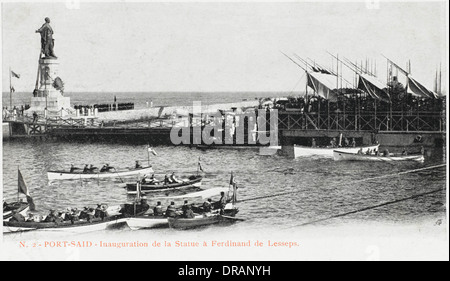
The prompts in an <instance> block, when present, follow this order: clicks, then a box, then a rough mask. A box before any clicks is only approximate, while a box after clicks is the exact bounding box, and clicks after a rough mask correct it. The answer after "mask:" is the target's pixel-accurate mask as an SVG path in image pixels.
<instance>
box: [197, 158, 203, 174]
mask: <svg viewBox="0 0 450 281" xmlns="http://www.w3.org/2000/svg"><path fill="white" fill-rule="evenodd" d="M198 170H199V171H202V172H204V171H203V167H202V163H200V157H199V158H198Z"/></svg>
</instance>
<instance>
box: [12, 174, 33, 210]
mask: <svg viewBox="0 0 450 281" xmlns="http://www.w3.org/2000/svg"><path fill="white" fill-rule="evenodd" d="M17 186H18V189H19V190H18V191H19V193H23V194H25V195H26V196H27V202H28V204H30V210H31V211H34V210H35V208H36V206H35V205H34V202H33V198H31V196H30V193H29V192H28V188H27V185H26V184H25V181H24V179H23V176H22V173H21V172H20V170H18V183H17Z"/></svg>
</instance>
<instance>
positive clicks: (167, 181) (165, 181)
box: [164, 175, 171, 184]
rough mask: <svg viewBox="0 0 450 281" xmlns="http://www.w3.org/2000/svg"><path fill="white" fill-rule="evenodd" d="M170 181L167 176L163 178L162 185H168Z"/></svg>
mask: <svg viewBox="0 0 450 281" xmlns="http://www.w3.org/2000/svg"><path fill="white" fill-rule="evenodd" d="M170 183H171V180H170V179H169V175H165V176H164V184H170Z"/></svg>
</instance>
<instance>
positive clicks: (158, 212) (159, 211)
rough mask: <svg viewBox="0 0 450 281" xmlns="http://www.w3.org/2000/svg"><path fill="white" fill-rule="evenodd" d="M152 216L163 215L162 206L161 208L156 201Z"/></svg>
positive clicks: (159, 203)
mask: <svg viewBox="0 0 450 281" xmlns="http://www.w3.org/2000/svg"><path fill="white" fill-rule="evenodd" d="M153 215H154V216H162V215H164V211H163V209H162V206H161V202H160V201H158V202H157V203H156V206H155V208H153Z"/></svg>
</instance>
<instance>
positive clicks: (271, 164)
mask: <svg viewBox="0 0 450 281" xmlns="http://www.w3.org/2000/svg"><path fill="white" fill-rule="evenodd" d="M145 100H146V99H145V98H141V101H140V102H139V104H140V106H143V103H144V104H145V102H144V101H145ZM218 100H221V101H223V99H221V97H220V96H216V97H215V101H218ZM94 102H95V101H93V100H92V103H94ZM153 102H154V103H157V102H158V100H157V99H154V100H153ZM160 102H161V103H163V101H160ZM154 149H155V151H156V152H157V155H156V156H155V155H150V158H148V157H147V150H146V145H131V144H123V143H121V144H116V143H99V142H94V143H90V142H63V141H58V140H46V141H41V140H20V141H19V140H17V141H6V142H4V143H3V198H4V199H6V200H7V201H11V200H15V199H16V197H17V170H18V168H19V169H20V171H21V173H22V175H23V176H24V179H25V181H26V183H27V186H28V188H29V191H30V195H31V196H32V197H33V199H34V202H35V204H36V211H35V213H36V214H41V215H45V214H47V213H48V211H49V209H56V210H65V209H66V208H79V209H80V208H82V207H84V206H92V207H95V206H96V204H98V203H106V204H108V205H109V206H114V205H119V204H123V203H125V202H132V201H133V199H134V197H132V196H130V195H127V194H126V190H125V189H124V186H125V183H124V182H129V181H135V180H137V178H136V177H133V178H127V179H121V178H116V179H113V180H111V179H100V180H99V179H91V180H72V181H54V182H49V181H48V179H47V174H46V173H47V171H48V170H56V169H69V168H70V164H74V165H75V166H77V167H81V168H82V167H83V166H84V165H85V164H93V165H94V166H97V167H101V166H102V165H103V164H105V163H109V164H110V165H111V166H114V167H116V168H125V167H132V166H133V165H134V163H135V160H140V161H141V162H142V164H147V161H149V162H150V164H151V165H152V166H153V169H154V171H155V176H156V177H159V178H161V179H162V178H163V177H164V175H165V174H170V173H172V172H175V173H176V174H177V176H178V177H183V176H189V175H191V174H195V173H197V164H198V159H199V158H200V161H201V165H202V167H203V169H204V176H205V178H204V180H203V182H202V187H201V188H202V189H209V188H214V187H228V186H229V181H230V175H231V172H233V173H234V177H235V179H236V182H237V184H238V198H237V199H238V204H237V205H238V207H239V210H240V211H239V214H238V217H239V218H242V219H244V220H245V221H242V222H237V223H235V224H233V225H231V226H227V227H221V226H212V227H208V228H206V229H195V230H191V231H184V232H180V231H175V230H172V229H157V230H141V231H134V232H133V231H131V230H129V229H128V230H127V229H125V230H117V231H101V232H99V233H91V234H89V236H88V237H90V239H108V238H109V239H119V240H127V239H128V240H133V239H136V240H141V241H146V240H148V239H181V238H186V237H188V238H189V239H193V240H199V239H211V238H212V237H215V238H214V239H217V237H219V239H220V238H221V239H229V238H230V237H234V238H235V239H242V240H248V239H254V237H258V235H259V236H261V235H262V236H265V237H266V238H267V237H270V238H275V237H278V238H279V237H280V236H281V237H284V238H283V239H290V240H296V239H297V241H298V242H300V241H301V240H302V235H301V233H302V229H307V230H305V231H306V232H305V233H308V231H309V233H310V234H311V235H312V236H314V235H315V234H317V235H320V234H319V233H320V228H321V227H325V228H327V229H330V228H331V229H334V230H332V231H330V232H328V233H332V236H335V235H339V230H338V229H340V228H341V227H345V226H348V227H350V226H351V229H353V228H355V227H356V228H359V227H360V226H361V227H363V228H365V227H367V226H368V225H377V226H378V227H379V226H382V229H385V228H384V227H385V226H386V227H387V226H389V227H392V226H411V225H420V224H422V223H423V222H425V224H426V225H428V226H430V225H431V226H430V227H433V225H434V223H435V222H436V221H439V220H444V221H445V213H446V194H445V188H444V186H445V182H446V174H445V168H444V167H441V168H437V169H429V170H420V168H424V167H429V166H433V165H440V164H443V163H445V159H444V156H443V155H444V151H443V149H442V148H429V149H427V151H426V157H425V162H423V163H416V162H414V163H410V162H397V163H371V162H347V161H336V162H335V161H333V159H330V158H318V157H305V158H297V159H291V158H288V157H284V156H279V155H275V156H260V155H258V150H254V149H238V150H232V149H223V150H222V149H210V150H200V149H197V148H190V147H185V146H183V147H175V146H156V147H154ZM413 169H419V170H418V171H417V172H414V173H405V174H397V173H400V172H403V171H408V170H413ZM387 175H393V176H387ZM382 176H386V177H382ZM371 178H374V179H371ZM439 188H442V191H441V192H435V193H432V194H429V195H426V196H421V197H417V198H413V199H411V200H405V201H401V199H403V198H408V197H411V196H414V195H417V194H421V193H426V192H429V191H433V190H436V189H439ZM191 191H194V190H191ZM185 192H186V191H185ZM180 194H182V193H180V192H178V193H163V194H149V195H147V199H148V201H149V204H150V205H152V206H153V205H155V204H156V200H158V201H161V202H162V204H163V205H164V206H167V205H168V204H169V203H170V201H171V199H161V197H164V196H172V195H180ZM21 196H22V198H23V195H21ZM155 196H156V197H158V198H159V199H154V197H155ZM217 198H218V197H217ZM217 198H216V199H217ZM213 199H214V198H213ZM396 200H400V201H399V202H397V203H395V204H389V205H384V206H380V207H378V208H370V207H371V206H376V205H380V204H383V203H386V202H392V201H396ZM239 201H240V202H239ZM191 202H195V201H191ZM201 202H202V201H197V203H201ZM182 203H183V202H182V199H179V200H176V204H177V205H179V206H181V205H182ZM366 208H367V209H366ZM358 210H361V211H358ZM346 213H349V214H348V215H344V216H338V215H340V214H346ZM333 216H338V217H336V218H332V219H326V220H323V221H321V222H318V223H316V224H313V225H309V226H305V227H304V228H302V226H301V225H302V224H307V223H308V222H312V221H316V220H320V219H325V218H329V217H333ZM443 223H444V222H443ZM314 233H315V234H314ZM59 235H62V234H59ZM341 235H342V233H341ZM49 237H51V234H49V232H40V231H36V232H29V233H23V234H13V235H5V237H4V239H5V240H6V241H14V240H17V239H19V240H20V239H48V238H49ZM78 237H79V238H80V237H82V238H83V237H84V238H85V237H86V236H78ZM92 237H94V238H92ZM208 251H212V250H211V249H208ZM208 253H209V252H208ZM255 256H258V252H257V251H256V252H255V251H253V252H252V256H248V258H254V257H255ZM181 257H183V258H187V257H188V254H187V253H183V252H182V253H181ZM242 257H245V255H244V256H242ZM278 257H279V258H281V257H282V256H278ZM190 258H192V257H190ZM268 258H270V257H268Z"/></svg>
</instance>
